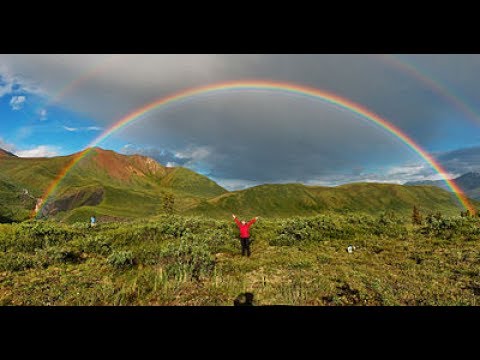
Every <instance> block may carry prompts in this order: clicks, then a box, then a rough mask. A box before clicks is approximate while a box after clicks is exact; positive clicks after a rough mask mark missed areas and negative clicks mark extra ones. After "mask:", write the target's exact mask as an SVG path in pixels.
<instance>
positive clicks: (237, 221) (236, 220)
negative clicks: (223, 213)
mask: <svg viewBox="0 0 480 360" xmlns="http://www.w3.org/2000/svg"><path fill="white" fill-rule="evenodd" d="M232 216H233V220H235V222H236V223H237V225H238V226H240V224H241V223H240V221H239V220H238V219H237V217H236V216H235V215H234V214H232Z"/></svg>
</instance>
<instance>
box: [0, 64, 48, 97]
mask: <svg viewBox="0 0 480 360" xmlns="http://www.w3.org/2000/svg"><path fill="white" fill-rule="evenodd" d="M20 92H21V93H34V94H38V95H45V94H46V93H45V92H44V91H43V90H42V89H40V87H38V86H37V85H35V84H34V83H33V82H31V81H29V80H27V79H26V78H24V77H21V76H19V75H16V74H14V73H13V72H12V71H11V70H10V69H8V68H7V67H6V66H5V64H0V98H1V97H2V96H4V95H8V94H15V93H20Z"/></svg>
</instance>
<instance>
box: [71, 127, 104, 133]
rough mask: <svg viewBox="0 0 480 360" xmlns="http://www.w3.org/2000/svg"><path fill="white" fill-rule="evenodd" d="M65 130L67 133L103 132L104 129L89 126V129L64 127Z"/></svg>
mask: <svg viewBox="0 0 480 360" xmlns="http://www.w3.org/2000/svg"><path fill="white" fill-rule="evenodd" d="M63 128H64V129H65V130H67V131H71V132H73V131H101V130H102V129H103V128H101V127H99V126H87V127H69V126H63Z"/></svg>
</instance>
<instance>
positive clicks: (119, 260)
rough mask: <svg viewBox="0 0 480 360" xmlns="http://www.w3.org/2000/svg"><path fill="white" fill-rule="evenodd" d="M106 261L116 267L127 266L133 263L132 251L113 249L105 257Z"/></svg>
mask: <svg viewBox="0 0 480 360" xmlns="http://www.w3.org/2000/svg"><path fill="white" fill-rule="evenodd" d="M107 263H108V264H110V265H112V266H114V267H116V268H127V267H131V266H133V264H134V258H133V253H132V252H131V251H113V252H112V253H111V254H110V256H109V257H108V258H107Z"/></svg>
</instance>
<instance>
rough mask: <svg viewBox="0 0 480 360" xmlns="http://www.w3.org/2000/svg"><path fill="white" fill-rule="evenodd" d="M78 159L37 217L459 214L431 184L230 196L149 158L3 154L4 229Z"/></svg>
mask: <svg viewBox="0 0 480 360" xmlns="http://www.w3.org/2000/svg"><path fill="white" fill-rule="evenodd" d="M75 159H79V160H78V162H77V163H76V165H75V166H73V167H72V169H71V170H70V171H68V172H67V174H66V176H65V177H64V178H63V180H62V181H61V182H60V183H59V184H58V186H57V187H56V188H55V191H54V192H53V193H52V196H51V197H49V198H48V200H47V201H46V202H45V204H44V206H42V207H40V208H39V209H38V215H37V216H38V217H44V218H52V219H57V220H61V221H68V222H75V221H86V220H88V219H89V217H90V216H91V215H92V214H95V215H96V216H97V217H99V218H104V219H127V218H139V217H148V216H153V215H157V214H160V213H162V212H164V211H165V210H164V199H165V198H166V195H173V197H174V211H175V212H176V213H182V214H195V215H206V216H212V217H216V218H220V217H227V216H230V214H231V213H235V214H238V215H240V216H242V217H251V216H257V215H260V216H268V217H287V216H296V215H314V214H318V213H324V212H329V211H334V212H346V211H355V212H364V213H371V214H377V213H380V212H383V211H386V210H393V211H396V212H399V213H402V214H407V213H410V212H411V209H412V207H413V205H417V206H418V207H420V208H421V209H424V210H425V211H432V212H434V211H435V212H436V211H442V212H445V213H449V214H458V213H459V211H460V210H461V207H460V205H459V203H458V201H457V200H456V199H455V197H454V194H452V193H451V192H448V191H446V190H444V189H442V188H439V187H437V186H431V185H432V184H427V185H423V184H421V185H419V184H415V185H417V186H404V185H395V184H377V183H355V184H346V185H341V186H336V187H325V186H306V185H303V184H299V183H294V184H265V185H259V186H255V187H251V188H248V189H245V190H239V191H227V190H226V189H224V188H222V187H221V186H219V185H218V184H217V183H215V182H214V181H212V180H211V179H209V178H208V177H206V176H203V175H201V174H198V173H196V172H194V171H192V170H189V169H187V168H184V167H165V166H163V165H161V164H159V163H158V162H157V161H155V160H154V159H152V158H149V157H146V156H142V155H123V154H119V153H116V152H114V151H112V150H104V149H101V148H98V147H96V148H93V149H91V151H87V152H81V153H76V154H72V155H68V156H57V157H50V158H22V157H17V156H15V155H14V154H12V153H10V152H8V151H5V150H1V149H0V221H8V220H24V219H27V218H28V217H29V215H30V214H32V211H33V210H34V209H35V207H36V205H38V204H40V203H41V201H40V199H41V198H42V196H43V194H44V193H45V191H46V189H47V188H48V187H49V186H50V185H51V184H52V182H53V181H55V179H56V178H57V177H58V174H60V173H61V172H62V170H63V169H65V168H66V167H67V166H68V165H69V164H70V163H71V162H72V161H74V160H75Z"/></svg>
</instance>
